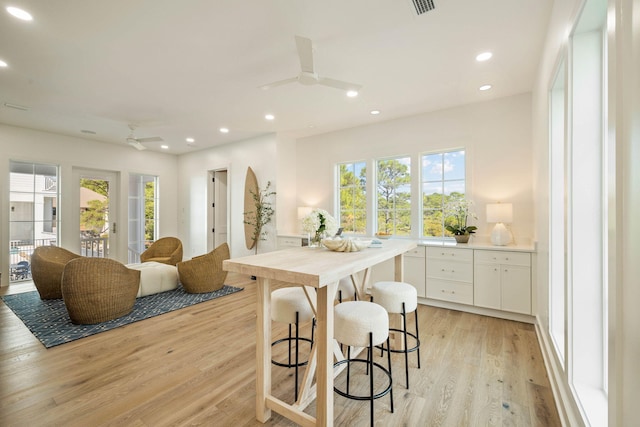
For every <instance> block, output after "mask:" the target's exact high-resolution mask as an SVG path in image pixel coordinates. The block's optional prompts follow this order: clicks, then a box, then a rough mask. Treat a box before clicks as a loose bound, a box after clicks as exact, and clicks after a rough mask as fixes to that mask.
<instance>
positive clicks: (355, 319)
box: [334, 301, 393, 426]
mask: <svg viewBox="0 0 640 427" xmlns="http://www.w3.org/2000/svg"><path fill="white" fill-rule="evenodd" d="M334 338H335V339H336V340H337V341H338V342H339V343H341V344H345V345H347V346H348V347H347V357H346V359H344V360H340V361H338V362H336V363H335V364H334V367H336V366H340V365H343V364H345V363H346V364H347V379H346V390H344V391H343V390H340V389H339V388H338V387H334V391H335V392H336V393H338V394H339V395H341V396H343V397H346V398H349V399H354V400H369V401H370V408H371V409H370V417H371V425H372V426H373V412H374V411H373V401H374V399H378V398H380V397H382V396H385V395H387V394H389V395H390V399H391V412H393V389H392V385H393V380H392V377H391V354H390V353H387V356H388V357H387V363H388V368H385V367H383V366H382V365H380V364H378V363H375V362H374V361H373V351H372V350H373V347H374V346H376V345H379V344H382V343H384V342H385V341H386V343H387V347H388V346H389V314H388V313H387V311H386V310H385V309H384V308H383V307H382V306H381V305H379V304H376V303H373V302H367V301H347V302H343V303H340V304H338V305H336V306H335V308H334ZM351 347H365V348H368V351H367V359H357V358H353V359H352V358H351ZM353 363H365V364H367V373H368V376H369V394H368V395H356V394H351V393H349V383H350V381H349V380H350V372H351V364H353ZM375 369H377V370H378V371H380V372H382V373H383V374H384V375H386V377H387V378H388V385H387V386H386V387H385V388H384V389H383V390H382V391H380V392H378V393H374V370H375Z"/></svg>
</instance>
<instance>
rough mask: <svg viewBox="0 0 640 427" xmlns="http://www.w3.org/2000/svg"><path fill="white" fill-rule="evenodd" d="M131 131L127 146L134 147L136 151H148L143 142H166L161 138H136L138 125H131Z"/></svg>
mask: <svg viewBox="0 0 640 427" xmlns="http://www.w3.org/2000/svg"><path fill="white" fill-rule="evenodd" d="M129 129H130V130H131V132H130V133H129V136H128V137H127V144H129V145H130V146H132V147H133V148H135V149H136V150H146V149H147V147H145V146H144V145H142V143H143V142H160V141H164V139H162V138H160V137H159V136H150V137H148V138H136V137H135V136H134V135H133V134H134V131H135V130H136V125H134V124H130V125H129Z"/></svg>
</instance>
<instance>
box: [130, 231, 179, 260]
mask: <svg viewBox="0 0 640 427" xmlns="http://www.w3.org/2000/svg"><path fill="white" fill-rule="evenodd" d="M149 261H155V262H161V263H163V264H169V265H176V264H177V263H179V262H180V261H182V242H181V241H180V239H178V238H176V237H163V238H162V239H158V240H156V241H155V242H153V243H152V244H151V246H149V248H148V249H147V250H146V251H144V252H142V253H141V254H140V262H149Z"/></svg>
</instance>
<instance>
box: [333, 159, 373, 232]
mask: <svg viewBox="0 0 640 427" xmlns="http://www.w3.org/2000/svg"><path fill="white" fill-rule="evenodd" d="M338 182H339V188H338V190H339V194H340V200H339V206H338V212H339V215H340V218H339V222H340V227H342V228H343V229H344V231H345V232H347V233H354V234H366V230H367V164H366V163H365V162H357V163H342V164H339V165H338Z"/></svg>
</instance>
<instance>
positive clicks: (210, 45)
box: [0, 0, 552, 154]
mask: <svg viewBox="0 0 640 427" xmlns="http://www.w3.org/2000/svg"><path fill="white" fill-rule="evenodd" d="M434 2H435V5H436V8H435V10H433V11H430V12H427V13H425V14H423V15H421V16H417V15H416V14H415V10H413V9H412V6H411V2H410V0H322V1H318V0H248V1H238V0H184V1H177V0H101V1H99V0H47V1H43V0H14V1H10V2H9V1H3V0H0V4H2V10H0V59H2V60H4V61H5V62H7V63H8V64H9V66H8V67H6V68H0V122H2V123H7V124H11V125H17V126H23V127H28V128H33V129H40V130H45V131H49V132H54V133H60V134H65V135H71V136H77V137H81V138H86V139H95V140H99V141H105V142H112V143H117V144H126V142H125V139H126V137H127V135H128V134H129V129H128V127H127V125H128V123H136V124H137V125H138V129H137V130H136V132H135V135H136V137H150V136H161V137H162V138H164V141H165V142H164V143H165V144H168V145H169V146H170V149H169V150H166V151H168V152H170V153H174V154H179V153H186V152H190V151H194V150H200V149H204V148H208V147H212V146H215V145H218V144H224V143H228V142H232V141H238V140H242V139H247V138H251V137H255V136H258V135H262V134H265V133H271V132H279V133H284V134H286V135H290V136H293V137H303V136H309V135H314V134H320V133H325V132H329V131H333V130H337V129H343V128H348V127H354V126H360V125H366V124H369V123H372V122H375V121H382V120H389V119H393V118H397V117H402V116H407V115H412V114H418V113H422V112H427V111H433V110H439V109H444V108H449V107H453V106H456V105H462V104H468V103H474V102H480V101H484V100H487V99H493V98H499V97H504V96H509V95H513V94H518V93H523V92H528V91H530V90H531V88H532V85H533V81H534V76H535V74H536V71H537V66H538V60H539V58H540V53H541V49H542V44H543V40H544V34H545V31H546V27H547V21H548V17H549V13H550V8H551V4H552V0H487V1H478V0H434ZM9 5H12V6H18V7H21V8H23V9H25V10H27V11H29V12H30V13H31V14H32V15H33V17H34V20H33V21H31V22H24V21H20V20H17V19H15V18H14V17H12V16H11V15H9V14H8V13H7V12H6V11H5V10H4V9H5V7H6V6H9ZM295 35H301V36H305V37H308V38H310V39H312V40H313V43H314V60H315V67H316V71H317V72H318V74H320V75H321V76H326V77H331V78H335V79H339V80H346V81H348V82H353V83H358V84H361V85H362V86H363V88H362V90H361V91H360V95H359V96H358V97H357V98H347V97H346V96H345V94H344V93H343V92H342V91H340V90H337V89H334V88H330V87H324V86H319V85H315V86H304V85H301V84H298V83H292V84H289V85H285V86H279V87H275V88H272V89H269V90H262V89H260V88H259V86H261V85H264V84H266V83H270V82H272V81H276V80H281V79H285V78H288V77H294V76H296V75H297V74H298V72H299V71H300V64H299V61H298V56H297V52H296V44H295V40H294V36H295ZM486 50H490V51H492V52H493V54H494V56H493V58H492V59H491V60H490V61H488V62H484V63H479V62H476V61H475V56H476V55H477V54H478V53H480V52H483V51H486ZM485 83H489V84H492V85H493V88H492V89H491V90H489V91H485V92H481V91H479V90H478V87H480V86H481V85H483V84H485ZM5 103H9V104H17V105H20V106H25V107H28V111H21V110H16V109H13V108H9V107H6V106H5ZM372 109H379V110H380V111H381V114H380V115H378V116H372V115H370V114H369V112H370V110H372ZM266 113H272V114H274V115H275V116H276V119H275V120H274V121H273V122H268V121H266V120H265V119H264V115H265V114H266ZM223 126H224V127H228V128H229V129H230V132H229V133H228V134H222V133H220V132H219V130H218V129H219V128H220V127H223ZM82 130H90V131H93V132H95V133H96V134H95V135H89V134H85V133H81V131H82ZM187 137H193V138H195V139H196V142H195V144H196V145H195V146H194V147H189V146H188V145H187V143H186V142H185V138H187ZM145 145H146V146H147V147H148V149H150V150H154V151H161V149H160V145H161V143H158V142H154V143H147V144H145ZM132 149H133V148H132Z"/></svg>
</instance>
